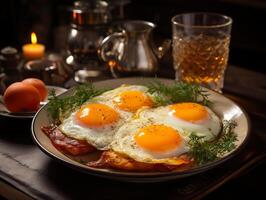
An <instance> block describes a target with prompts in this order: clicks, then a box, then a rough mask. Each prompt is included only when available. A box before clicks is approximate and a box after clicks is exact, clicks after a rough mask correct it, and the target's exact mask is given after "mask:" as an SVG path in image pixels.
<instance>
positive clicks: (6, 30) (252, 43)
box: [0, 0, 266, 73]
mask: <svg viewBox="0 0 266 200" xmlns="http://www.w3.org/2000/svg"><path fill="white" fill-rule="evenodd" d="M108 2H109V3H111V4H114V5H115V9H113V10H112V12H114V13H113V20H112V23H114V22H115V21H119V20H123V19H141V20H148V21H152V22H154V23H156V24H157V30H156V31H155V34H156V35H157V36H158V37H161V38H169V39H170V38H171V23H170V20H171V17H172V16H174V15H176V14H178V13H183V12H194V11H208V12H218V13H222V14H225V15H229V16H231V17H232V18H233V29H232V40H231V47H230V58H229V63H230V64H232V65H237V66H240V67H243V68H246V69H250V70H254V71H258V72H263V73H266V68H265V61H264V60H265V57H266V48H265V44H266V30H265V28H264V27H265V25H264V24H265V20H266V1H265V0H141V1H140V0H130V1H127V0H124V1H123V0H110V1H108ZM73 3H74V1H73V0H8V1H2V2H1V7H0V22H1V25H2V28H1V32H0V48H3V47H5V46H13V47H16V48H17V49H19V50H20V51H21V46H22V45H23V44H25V43H29V42H30V33H31V32H33V31H34V32H36V34H37V35H38V41H39V42H40V43H43V44H45V46H46V48H47V50H48V51H53V52H61V51H63V50H64V49H66V48H67V47H66V38H67V34H68V30H69V24H70V16H71V12H70V7H71V6H72V5H73Z"/></svg>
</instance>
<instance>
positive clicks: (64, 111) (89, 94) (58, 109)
mask: <svg viewBox="0 0 266 200" xmlns="http://www.w3.org/2000/svg"><path fill="white" fill-rule="evenodd" d="M74 90H75V91H74V93H73V95H71V96H66V97H62V98H59V97H57V96H56V95H55V92H54V91H52V92H51V93H50V94H49V97H48V99H49V104H48V112H49V114H50V115H51V117H52V118H53V119H54V120H60V119H61V118H65V117H67V116H68V115H69V114H70V113H71V112H72V111H74V110H75V109H76V108H78V107H79V106H81V105H82V104H83V103H84V102H85V101H87V100H89V99H91V98H93V97H95V96H98V95H100V94H102V93H103V92H105V91H106V89H96V88H95V87H94V86H93V84H92V83H88V84H83V85H79V86H77V87H76V88H75V89H74Z"/></svg>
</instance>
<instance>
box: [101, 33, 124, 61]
mask: <svg viewBox="0 0 266 200" xmlns="http://www.w3.org/2000/svg"><path fill="white" fill-rule="evenodd" d="M121 38H125V34H124V32H115V33H112V34H110V35H108V36H107V37H106V38H104V39H103V41H102V42H101V45H100V48H99V51H98V53H99V56H100V58H101V59H102V60H103V61H104V62H107V61H108V60H110V59H113V60H117V56H118V55H116V54H115V52H111V51H106V50H107V47H108V45H109V44H110V42H112V41H115V40H116V39H121Z"/></svg>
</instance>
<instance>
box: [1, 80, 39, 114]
mask: <svg viewBox="0 0 266 200" xmlns="http://www.w3.org/2000/svg"><path fill="white" fill-rule="evenodd" d="M40 101H41V98H40V95H39V92H38V90H37V89H36V88H35V87H33V86H32V85H30V84H27V83H23V82H16V83H13V84H11V85H10V86H9V87H8V88H7V89H6V91H5V93H4V103H5V106H6V108H7V109H8V110H9V111H11V112H26V111H36V110H38V108H39V105H40Z"/></svg>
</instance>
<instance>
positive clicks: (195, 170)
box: [31, 77, 251, 178]
mask: <svg viewBox="0 0 266 200" xmlns="http://www.w3.org/2000/svg"><path fill="white" fill-rule="evenodd" d="M142 79H145V80H148V79H150V80H154V79H155V78H146V77H131V78H119V79H109V80H103V81H98V82H95V83H104V82H110V81H111V82H112V81H120V80H121V81H123V80H124V81H127V80H132V81H133V80H139V81H140V80H142ZM156 79H157V80H162V81H169V82H170V81H175V80H173V79H165V78H156ZM125 84H126V83H125ZM96 87H97V86H96ZM204 89H206V90H207V91H210V92H213V93H215V95H218V96H219V97H220V98H221V97H222V98H225V99H227V100H228V101H230V103H231V104H234V105H236V106H237V107H238V108H239V109H240V110H241V112H242V113H243V115H244V118H245V119H246V121H247V130H246V137H245V139H244V140H243V141H242V143H240V144H239V146H238V147H237V148H236V149H234V150H233V151H232V152H230V153H229V154H228V155H226V156H224V157H222V158H220V159H218V160H216V161H213V162H210V163H207V164H204V165H202V166H196V167H192V168H191V169H187V170H184V171H169V172H127V171H119V170H113V169H99V168H93V167H89V166H86V165H83V164H81V163H79V162H77V161H75V160H72V159H71V158H69V157H67V158H68V159H69V160H66V159H63V158H60V157H59V156H57V155H56V154H55V153H53V152H50V151H49V150H47V149H46V148H45V147H44V146H43V145H42V144H41V142H40V140H39V139H38V137H37V136H36V133H35V130H34V127H35V121H36V120H37V118H38V115H39V113H40V112H41V111H42V110H43V109H44V108H45V106H46V105H47V104H46V105H45V106H43V107H42V108H41V109H39V110H38V112H37V113H36V115H35V116H34V118H33V120H32V124H31V132H32V137H33V140H34V142H35V143H36V144H37V146H38V147H39V148H40V149H41V150H42V151H43V152H44V153H45V154H47V155H48V156H50V157H52V158H54V159H55V160H57V161H60V162H61V163H63V164H67V165H68V166H69V167H71V168H74V169H76V168H78V169H79V170H81V171H83V172H86V173H88V174H92V175H98V176H106V177H107V176H109V177H112V176H115V177H125V178H127V177H128V178H152V177H157V178H159V177H169V176H174V177H176V176H180V177H186V176H190V175H193V174H197V173H200V172H203V171H206V170H207V169H211V168H214V167H215V166H218V165H220V164H222V163H224V162H225V161H227V160H229V159H230V158H232V157H234V156H235V155H236V154H238V153H239V151H240V150H241V149H243V147H244V146H245V145H246V143H247V141H248V139H249V137H250V128H251V123H250V119H249V117H248V114H247V113H246V111H245V110H244V109H243V108H242V107H241V106H239V105H238V104H237V103H236V102H234V101H233V100H231V99H229V98H227V97H226V96H223V95H222V94H220V93H217V92H215V91H212V90H210V89H207V88H204ZM70 90H72V89H70ZM70 90H68V91H66V92H64V93H62V94H60V95H59V97H60V96H61V95H65V93H67V92H70ZM56 151H58V150H56ZM60 153H61V152H60ZM61 154H63V153H61ZM63 155H64V154H63ZM64 156H65V155H64Z"/></svg>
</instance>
